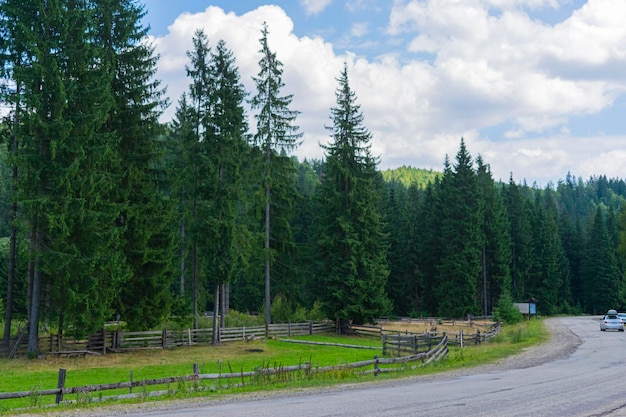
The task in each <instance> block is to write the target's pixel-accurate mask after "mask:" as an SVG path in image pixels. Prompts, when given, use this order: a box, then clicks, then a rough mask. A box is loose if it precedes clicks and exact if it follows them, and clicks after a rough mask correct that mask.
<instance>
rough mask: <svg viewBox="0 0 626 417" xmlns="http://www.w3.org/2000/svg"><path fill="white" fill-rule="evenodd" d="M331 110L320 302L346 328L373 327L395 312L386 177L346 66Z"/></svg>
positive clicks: (321, 215) (321, 196)
mask: <svg viewBox="0 0 626 417" xmlns="http://www.w3.org/2000/svg"><path fill="white" fill-rule="evenodd" d="M337 81H338V83H339V86H338V88H337V90H336V93H335V96H336V99H337V107H334V108H332V109H331V119H332V121H333V125H332V126H329V127H327V129H328V130H329V131H331V132H332V133H331V138H332V141H331V143H330V144H328V145H326V146H324V150H325V153H326V164H325V168H324V173H323V176H322V179H321V184H320V187H319V193H318V204H319V206H318V207H319V208H318V221H317V223H318V228H319V230H318V235H317V236H318V237H317V240H318V242H319V243H318V245H319V257H320V261H321V263H322V272H321V274H320V280H321V282H322V288H323V292H322V293H320V294H319V299H320V300H321V302H322V306H323V308H324V310H325V312H326V313H327V314H328V317H330V318H333V319H335V320H336V321H337V323H338V328H339V329H341V328H342V327H343V325H344V324H346V323H348V322H350V321H351V322H353V323H356V324H363V323H371V322H373V321H374V320H375V319H376V318H378V317H380V316H381V315H384V314H387V313H389V312H390V308H391V305H390V302H389V299H388V298H387V294H386V292H385V285H386V283H387V279H388V276H389V267H388V265H387V248H388V245H387V236H386V235H385V233H384V230H385V223H384V219H383V215H382V212H381V209H382V207H381V201H382V200H381V199H382V193H383V189H382V183H381V179H382V176H381V174H380V172H378V170H377V168H376V166H377V163H378V161H377V159H376V158H375V157H373V156H372V154H371V150H370V148H371V143H370V142H371V137H372V136H371V133H370V132H369V131H368V130H367V129H366V128H365V127H364V126H363V114H362V113H361V110H360V105H358V104H357V102H356V94H355V93H354V91H353V90H352V89H351V88H350V84H349V80H348V69H347V65H345V64H344V68H343V70H342V72H341V75H340V76H339V78H338V79H337Z"/></svg>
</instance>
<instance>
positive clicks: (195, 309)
mask: <svg viewBox="0 0 626 417" xmlns="http://www.w3.org/2000/svg"><path fill="white" fill-rule="evenodd" d="M192 252H193V257H192V263H193V265H192V268H193V271H192V274H193V289H192V292H193V293H192V294H191V299H192V301H191V302H192V304H193V329H194V330H198V248H197V246H196V244H195V243H194V244H193V249H192Z"/></svg>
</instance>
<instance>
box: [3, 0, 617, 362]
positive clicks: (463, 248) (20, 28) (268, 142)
mask: <svg viewBox="0 0 626 417" xmlns="http://www.w3.org/2000/svg"><path fill="white" fill-rule="evenodd" d="M44 5H45V6H46V7H47V9H46V8H45V7H44ZM44 9H45V10H46V13H44V14H43V15H41V13H40V10H44ZM143 14H144V11H143V8H142V7H141V6H139V5H137V3H135V2H132V1H124V0H106V1H104V2H98V5H96V3H94V2H89V1H87V2H78V3H76V2H69V1H65V0H60V1H57V2H44V1H43V0H41V1H40V0H34V1H30V2H23V1H21V0H6V1H4V2H2V3H0V17H1V19H0V29H1V30H0V36H1V37H2V38H1V39H0V41H1V43H0V51H1V52H2V54H0V56H1V63H2V65H1V70H2V77H0V80H2V81H1V82H2V83H3V85H2V87H3V88H2V89H0V93H1V94H0V100H1V101H2V105H3V106H4V107H7V108H9V109H10V112H9V113H8V114H7V115H6V117H4V119H3V120H2V122H1V124H0V138H1V139H2V143H3V146H2V148H1V150H0V162H1V163H0V210H1V213H2V217H1V221H0V253H1V256H0V277H1V281H0V284H1V285H0V312H1V313H2V315H3V317H4V322H5V326H4V333H3V334H4V338H3V343H5V344H6V343H8V335H9V329H10V328H11V323H14V322H16V321H18V320H19V321H21V322H22V323H28V343H29V351H30V352H31V353H36V340H37V336H38V334H39V331H40V329H43V328H48V329H56V330H58V331H60V332H68V333H72V334H74V335H86V334H89V333H90V332H93V331H95V330H97V329H100V328H102V326H103V325H104V323H105V322H106V321H108V320H112V319H117V318H120V319H121V320H122V321H124V322H125V323H126V325H127V326H128V327H129V328H130V329H145V328H150V327H153V326H157V325H159V324H160V323H161V322H162V321H163V320H165V319H168V318H171V317H175V318H176V320H177V322H179V323H183V325H185V326H187V325H188V326H193V327H197V326H198V318H199V317H200V316H201V315H204V314H205V313H207V312H210V311H212V312H213V313H214V314H213V317H215V321H214V324H213V325H214V326H219V325H223V323H218V322H217V317H218V316H220V315H221V317H222V319H223V318H224V316H225V315H226V314H228V313H229V311H233V310H236V311H241V312H250V313H258V314H260V315H264V316H265V320H266V321H267V322H276V321H286V320H303V319H307V318H313V317H315V318H319V317H327V318H330V319H332V320H337V321H338V322H348V321H352V322H355V323H364V322H371V321H373V320H374V319H375V318H377V317H381V316H387V315H396V316H446V317H462V316H466V315H467V314H474V315H483V314H491V313H492V312H493V311H494V308H495V307H496V306H497V305H498V303H499V301H500V300H501V299H502V298H504V299H510V298H512V299H513V300H514V301H527V300H529V299H531V298H533V299H535V300H537V307H538V311H539V312H540V313H542V314H557V313H573V312H586V313H598V312H602V311H604V310H606V309H608V308H626V285H625V282H624V268H625V263H626V234H625V231H626V212H625V211H624V210H623V207H624V202H625V200H626V184H625V183H624V181H623V180H621V179H613V178H612V179H608V178H606V177H605V176H601V175H599V176H597V177H593V178H587V179H582V178H577V177H575V176H574V175H568V176H567V177H566V178H565V179H563V180H562V181H559V182H558V183H557V184H551V185H549V186H547V187H545V188H543V189H540V188H538V187H534V186H533V187H531V186H528V185H526V184H525V183H524V179H523V178H522V179H516V178H513V176H512V177H511V179H510V181H509V182H508V183H499V182H495V181H494V180H493V178H492V175H491V172H490V168H489V161H485V160H483V159H482V158H481V157H480V156H479V155H477V156H473V155H472V154H471V151H470V150H469V149H468V148H467V146H466V144H465V142H464V141H463V139H461V138H459V150H458V153H457V154H456V155H454V156H452V157H447V158H446V159H445V160H443V161H442V170H441V172H435V171H432V170H420V169H418V168H411V167H400V168H398V169H394V170H387V171H384V172H381V171H380V170H379V169H378V164H379V162H380V161H379V159H378V157H377V156H376V155H372V154H371V149H370V142H371V139H372V135H371V133H370V132H369V130H368V129H367V127H366V126H365V123H366V121H365V120H364V119H363V116H362V114H361V111H360V106H359V104H358V95H357V93H356V92H355V91H353V90H352V89H351V86H350V79H349V71H348V68H347V66H345V67H344V69H343V71H342V72H341V73H340V74H328V77H336V81H337V90H336V92H335V93H336V94H335V96H336V101H337V102H336V105H335V106H333V107H332V108H331V109H329V114H330V118H331V120H332V125H331V126H329V127H328V131H329V137H330V139H331V141H330V143H329V144H328V145H326V146H325V147H324V148H323V149H324V152H325V155H324V158H323V159H322V160H303V161H299V160H297V159H296V158H295V157H293V155H292V152H293V150H294V149H296V148H297V147H298V146H299V145H300V140H301V136H302V132H301V131H300V128H299V126H298V124H297V117H298V114H299V113H298V111H297V109H293V108H291V103H292V96H291V95H285V94H283V93H282V92H281V91H282V88H283V86H284V84H283V81H282V63H281V62H280V57H279V56H277V55H276V54H275V53H274V52H273V51H271V50H270V48H269V47H268V45H267V34H268V32H269V31H270V30H271V28H269V27H267V26H264V27H263V28H262V30H261V31H260V33H259V51H258V52H259V57H260V60H259V72H258V76H257V77H255V78H254V82H255V86H256V87H257V88H256V91H254V92H247V91H245V89H244V87H243V84H242V82H241V80H240V77H239V71H238V69H237V63H236V57H235V56H234V55H233V53H232V52H231V51H230V50H229V49H228V45H226V44H225V42H223V41H221V40H219V39H208V38H207V37H206V35H205V34H204V33H203V32H202V31H198V32H196V33H195V35H194V39H193V49H192V50H190V51H188V57H189V63H188V66H187V80H188V86H189V87H188V90H187V92H186V93H185V94H184V95H183V96H182V97H181V98H180V99H179V100H178V102H177V103H175V104H172V103H168V102H167V101H166V100H165V99H164V90H163V89H164V88H165V86H161V85H160V83H159V81H158V80H155V79H154V74H155V72H156V68H157V65H158V58H157V57H156V56H155V54H154V50H153V49H152V47H151V46H150V45H149V44H146V43H145V42H144V38H145V34H146V31H145V28H142V27H141V25H140V22H141V18H142V16H143ZM254 52H255V51H251V53H254ZM168 105H174V106H175V108H176V113H175V117H174V120H172V121H171V122H170V123H168V124H162V123H161V122H159V118H160V115H161V114H162V111H163V109H164V108H165V107H166V106H168ZM248 108H249V109H251V110H250V111H252V112H254V119H255V120H256V124H257V125H256V127H255V128H253V129H252V128H250V126H248V117H247V116H248V115H247V114H246V111H247V110H246V109H248ZM326 122H327V120H326V119H324V120H320V124H324V123H326ZM220 313H221V314H220ZM213 334H216V332H214V333H213ZM214 342H215V343H219V340H214Z"/></svg>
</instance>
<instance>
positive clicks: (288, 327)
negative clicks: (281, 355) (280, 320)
mask: <svg viewBox="0 0 626 417" xmlns="http://www.w3.org/2000/svg"><path fill="white" fill-rule="evenodd" d="M287 336H291V320H289V321H287Z"/></svg>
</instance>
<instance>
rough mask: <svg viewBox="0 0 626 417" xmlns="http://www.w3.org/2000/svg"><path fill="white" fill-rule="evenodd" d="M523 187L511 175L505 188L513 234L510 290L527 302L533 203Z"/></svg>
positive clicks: (516, 298)
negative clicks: (523, 190)
mask: <svg viewBox="0 0 626 417" xmlns="http://www.w3.org/2000/svg"><path fill="white" fill-rule="evenodd" d="M521 188H522V187H521V186H519V185H517V184H516V183H515V181H513V176H511V177H510V178H509V183H508V185H507V186H506V187H505V188H504V190H503V198H504V203H505V205H506V208H507V213H508V218H509V224H510V236H511V259H510V270H511V288H510V290H511V297H512V298H513V300H514V301H516V302H526V301H528V298H529V297H530V294H529V293H528V291H527V288H528V276H529V274H530V268H531V264H532V258H533V256H532V246H531V245H532V229H531V208H530V206H531V203H530V202H529V201H528V198H527V197H526V195H525V194H524V193H523V192H522V189H521Z"/></svg>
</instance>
